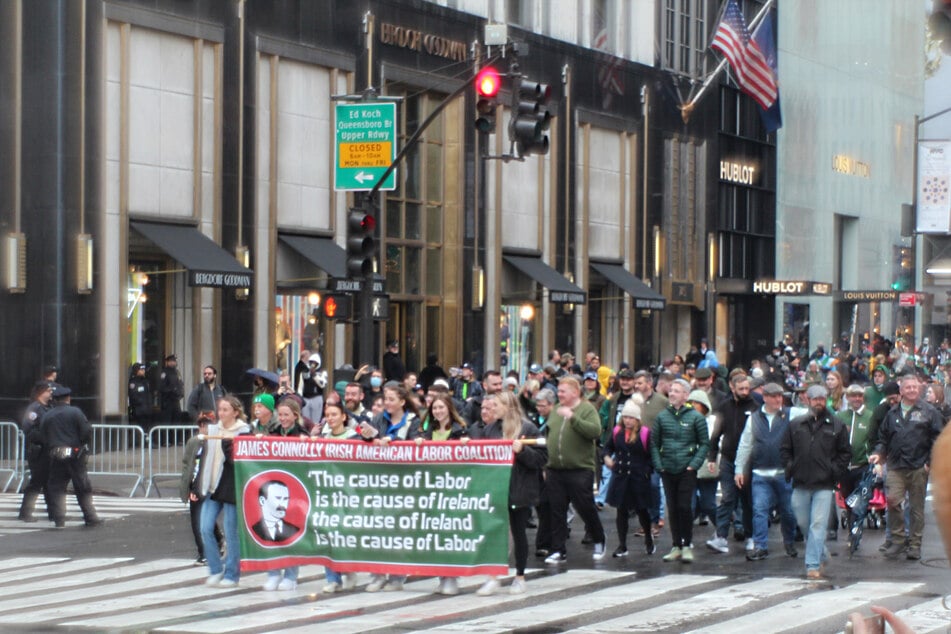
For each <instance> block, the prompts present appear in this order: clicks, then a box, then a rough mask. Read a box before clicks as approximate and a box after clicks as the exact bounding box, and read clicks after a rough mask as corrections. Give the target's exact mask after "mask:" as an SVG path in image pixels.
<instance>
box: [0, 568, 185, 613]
mask: <svg viewBox="0 0 951 634" xmlns="http://www.w3.org/2000/svg"><path fill="white" fill-rule="evenodd" d="M116 563H121V562H119V561H116ZM186 566H187V567H189V568H191V565H190V564H188V563H186V562H185V561H183V560H181V559H158V560H155V561H146V562H142V563H137V564H132V565H127V566H123V565H119V566H118V567H109V568H103V569H99V570H92V571H84V574H81V575H68V576H61V577H59V578H56V579H53V580H39V581H34V582H32V583H18V584H16V586H14V587H12V588H10V589H9V591H7V592H4V597H6V598H10V597H14V596H17V595H21V594H28V593H32V592H34V591H36V592H50V591H52V590H56V589H64V588H71V587H75V586H84V585H88V584H92V583H101V582H116V581H120V580H122V579H127V578H130V577H138V576H140V575H146V574H150V573H155V572H167V571H169V570H173V569H175V568H185V567H186ZM101 589H102V586H96V588H95V592H96V593H97V594H98V593H99V592H101ZM14 603H15V602H14ZM2 609H3V608H2V607H0V611H2Z"/></svg>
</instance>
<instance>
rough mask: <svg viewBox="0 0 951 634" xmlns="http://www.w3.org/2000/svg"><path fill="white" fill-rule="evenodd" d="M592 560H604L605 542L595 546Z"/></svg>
mask: <svg viewBox="0 0 951 634" xmlns="http://www.w3.org/2000/svg"><path fill="white" fill-rule="evenodd" d="M591 559H593V560H595V561H601V560H602V559H604V542H601V543H600V544H595V545H594V552H593V553H592V554H591Z"/></svg>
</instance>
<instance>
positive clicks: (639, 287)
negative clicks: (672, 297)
mask: <svg viewBox="0 0 951 634" xmlns="http://www.w3.org/2000/svg"><path fill="white" fill-rule="evenodd" d="M591 268H593V269H594V270H595V271H597V272H598V273H600V274H601V275H603V276H604V277H606V278H607V279H608V281H609V282H611V283H612V284H614V285H615V286H617V287H618V288H620V289H621V290H622V291H624V292H625V293H627V294H628V295H630V296H631V297H632V298H633V299H634V308H638V309H647V310H664V308H665V307H666V305H667V302H666V300H665V299H664V296H663V295H661V294H660V293H658V292H657V291H655V290H654V289H652V288H651V287H650V286H648V285H647V284H645V283H644V282H642V281H640V280H639V279H637V277H635V276H634V275H633V274H632V273H631V272H630V271H628V270H627V269H625V268H624V267H623V266H621V265H620V264H606V263H603V262H591Z"/></svg>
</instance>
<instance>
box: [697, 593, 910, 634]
mask: <svg viewBox="0 0 951 634" xmlns="http://www.w3.org/2000/svg"><path fill="white" fill-rule="evenodd" d="M921 585H922V584H920V583H903V584H895V583H878V582H866V581H860V582H858V583H855V584H852V585H850V586H846V587H844V588H836V589H835V590H822V591H819V592H815V593H813V594H807V595H804V596H801V597H797V598H795V599H792V600H790V601H786V602H784V603H780V604H778V605H771V606H770V607H769V609H766V610H761V611H759V612H754V613H753V614H747V615H746V616H741V617H739V618H736V619H731V620H729V621H721V622H719V623H716V624H713V625H709V626H705V627H703V629H702V630H697V631H698V632H700V631H703V632H704V634H716V633H717V632H722V633H723V634H733V633H735V632H748V631H759V632H777V631H780V630H782V629H784V628H788V627H789V625H790V623H795V624H796V625H798V626H804V625H808V624H809V623H815V622H817V621H821V620H823V619H826V618H829V617H833V616H835V615H837V614H842V615H847V614H848V613H849V612H851V611H852V610H855V609H857V608H859V607H861V606H863V605H866V604H868V603H871V602H873V601H878V600H880V599H883V598H885V597H888V596H892V595H896V594H904V593H907V592H912V591H914V590H916V589H917V588H919V587H921Z"/></svg>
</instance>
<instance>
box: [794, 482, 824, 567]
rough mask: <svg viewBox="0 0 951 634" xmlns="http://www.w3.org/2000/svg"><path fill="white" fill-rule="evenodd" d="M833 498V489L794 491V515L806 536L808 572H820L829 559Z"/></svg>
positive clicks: (797, 489) (795, 489)
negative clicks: (829, 534)
mask: <svg viewBox="0 0 951 634" xmlns="http://www.w3.org/2000/svg"><path fill="white" fill-rule="evenodd" d="M832 496H833V493H832V489H824V490H818V491H813V490H811V489H800V488H794V489H793V492H792V508H793V513H795V515H796V523H797V524H799V530H801V531H802V534H803V535H805V536H806V570H818V569H819V566H820V565H821V564H822V563H823V562H824V561H825V560H826V558H827V554H826V549H825V548H826V531H827V530H828V528H827V527H828V525H829V508H830V506H831V504H832Z"/></svg>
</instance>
